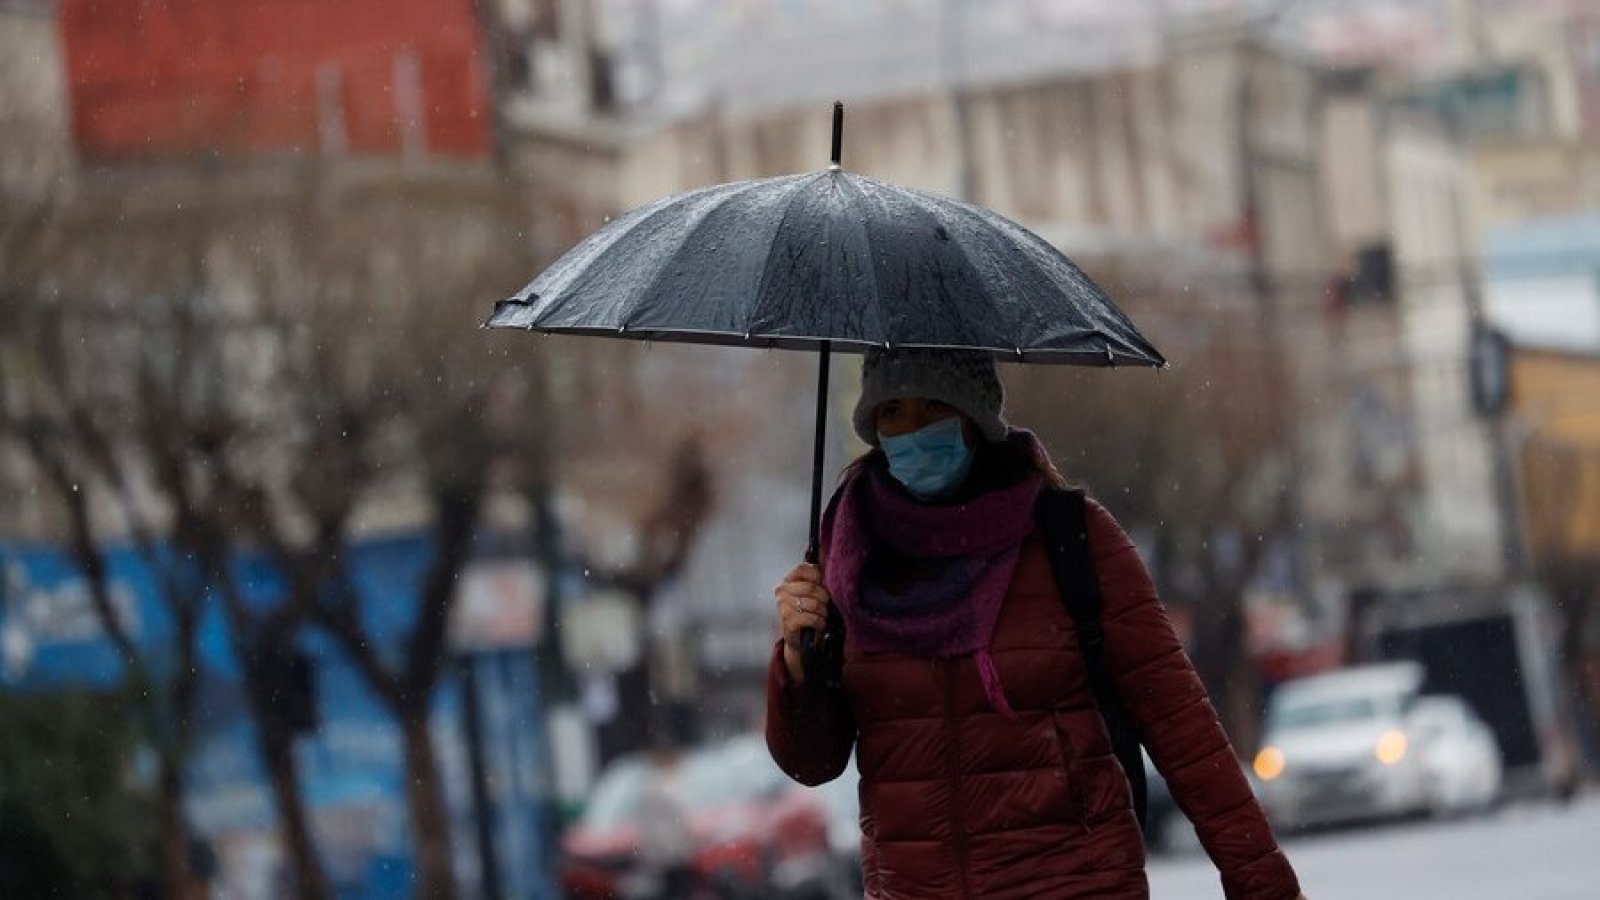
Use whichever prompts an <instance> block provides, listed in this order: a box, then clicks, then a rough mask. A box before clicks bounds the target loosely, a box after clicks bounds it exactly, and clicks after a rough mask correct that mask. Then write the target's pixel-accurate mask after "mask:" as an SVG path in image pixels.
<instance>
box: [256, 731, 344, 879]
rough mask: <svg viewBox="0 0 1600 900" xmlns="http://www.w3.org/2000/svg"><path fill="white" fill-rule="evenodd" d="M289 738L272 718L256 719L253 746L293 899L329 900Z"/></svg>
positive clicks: (324, 875)
mask: <svg viewBox="0 0 1600 900" xmlns="http://www.w3.org/2000/svg"><path fill="white" fill-rule="evenodd" d="M292 740H293V739H292V738H291V737H290V736H289V735H288V734H287V733H286V732H285V731H283V730H282V729H281V728H280V727H278V726H277V725H275V724H273V723H272V721H271V716H262V715H258V716H256V743H257V746H258V749H259V750H260V753H261V760H262V762H264V763H266V766H267V777H268V778H269V779H270V780H271V782H272V795H273V799H274V800H275V801H276V804H277V808H278V824H279V829H280V831H281V832H282V834H283V842H284V845H285V847H284V849H285V850H287V851H288V854H289V862H290V865H291V866H293V869H294V884H295V896H296V897H299V898H300V900H332V897H333V888H332V886H331V885H330V884H329V883H328V875H327V873H326V872H324V871H323V870H322V860H320V859H319V858H318V857H317V848H316V842H315V841H314V840H313V838H312V836H311V826H310V823H309V821H308V820H307V817H306V808H305V804H304V803H302V802H301V799H300V784H299V782H300V779H299V769H298V767H297V766H296V765H295V761H294V752H293V751H294V748H293V746H292Z"/></svg>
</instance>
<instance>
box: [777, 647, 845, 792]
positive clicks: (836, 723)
mask: <svg viewBox="0 0 1600 900" xmlns="http://www.w3.org/2000/svg"><path fill="white" fill-rule="evenodd" d="M855 743H856V721H855V717H854V716H852V715H851V714H850V704H849V701H847V700H846V699H845V695H844V691H840V690H832V689H829V688H823V687H816V686H813V685H809V684H795V683H794V682H793V681H791V680H790V678H789V669H788V667H787V666H785V665H784V664H783V641H781V640H780V641H778V643H777V645H776V646H774V647H773V649H772V660H771V661H770V662H769V663H768V664H767V750H768V751H769V752H771V753H772V759H773V761H775V762H776V763H777V764H778V767H779V768H781V769H783V771H784V772H785V773H786V774H787V775H788V776H789V777H790V778H793V779H794V780H795V781H798V782H800V783H801V784H805V785H811V786H816V785H819V784H823V783H825V782H829V781H832V780H833V779H835V778H838V777H839V775H840V773H842V772H844V767H845V766H846V765H849V763H850V751H851V749H852V748H853V747H854V746H855Z"/></svg>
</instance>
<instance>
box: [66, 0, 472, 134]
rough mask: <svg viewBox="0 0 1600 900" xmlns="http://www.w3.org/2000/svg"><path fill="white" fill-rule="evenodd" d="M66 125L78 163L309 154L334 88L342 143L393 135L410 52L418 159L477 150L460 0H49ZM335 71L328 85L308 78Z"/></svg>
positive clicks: (464, 0) (468, 33) (464, 3)
mask: <svg viewBox="0 0 1600 900" xmlns="http://www.w3.org/2000/svg"><path fill="white" fill-rule="evenodd" d="M58 9H59V11H60V20H61V29H62V43H63V46H64V47H65V54H66V60H67V77H68V90H69V93H70V96H71V102H72V115H73V131H74V135H75V138H76V140H77V143H78V146H79V149H80V150H81V151H82V152H83V153H84V154H85V155H86V156H89V157H92V158H99V159H116V158H128V157H174V156H178V157H182V156H197V155H204V154H210V153H213V152H215V153H221V154H224V155H240V154H255V153H268V154H271V153H317V152H319V151H320V149H321V148H322V144H323V138H322V127H321V125H322V124H323V123H324V122H325V121H336V120H337V119H336V117H332V118H330V116H329V115H328V113H327V112H326V110H327V109H328V108H330V106H331V104H330V103H329V102H328V101H327V99H326V98H324V99H319V93H321V94H328V96H333V95H334V94H336V95H337V97H338V105H340V106H342V108H343V128H342V130H343V132H344V134H345V143H346V147H347V149H348V151H349V152H351V153H356V154H380V155H381V154H395V153H398V152H400V150H401V147H402V140H403V137H402V135H403V128H402V123H401V119H402V107H403V106H404V103H403V101H402V99H401V98H402V96H403V95H404V94H405V91H403V90H397V83H396V72H397V71H398V69H399V67H398V66H397V64H396V60H397V59H403V58H407V57H408V55H409V58H410V59H413V60H414V61H415V66H414V70H415V71H416V73H417V76H418V77H417V78H416V79H415V83H416V84H417V85H418V86H419V87H420V91H418V92H417V94H418V97H417V101H418V102H416V104H415V106H416V108H417V109H418V110H419V111H420V113H421V116H420V118H421V123H420V125H419V126H417V128H416V131H417V132H420V134H421V136H422V139H423V142H424V143H425V146H426V150H427V152H428V153H430V154H436V155H448V156H482V155H484V154H486V153H487V152H488V147H489V139H490V137H489V119H490V117H489V114H488V92H487V85H486V81H485V78H484V75H483V72H482V71H481V66H480V52H481V40H480V31H479V29H478V23H477V19H476V17H475V14H474V12H473V0H59V2H58ZM328 70H336V71H337V72H338V81H337V89H336V90H335V91H333V92H332V93H330V92H328V91H327V90H323V91H319V88H318V73H319V72H322V71H328Z"/></svg>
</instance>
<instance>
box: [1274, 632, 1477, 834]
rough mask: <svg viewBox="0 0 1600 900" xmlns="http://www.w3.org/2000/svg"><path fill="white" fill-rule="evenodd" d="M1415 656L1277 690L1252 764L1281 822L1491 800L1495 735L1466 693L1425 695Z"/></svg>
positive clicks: (1453, 808) (1434, 809)
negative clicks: (1408, 660) (1467, 700)
mask: <svg viewBox="0 0 1600 900" xmlns="http://www.w3.org/2000/svg"><path fill="white" fill-rule="evenodd" d="M1423 675H1424V672H1423V670H1422V667H1421V666H1419V665H1417V664H1415V663H1387V664H1383V665H1375V666H1364V667H1361V668H1355V669H1346V670H1344V671H1340V672H1333V673H1330V674H1326V675H1315V676H1311V677H1309V678H1300V679H1296V680H1294V681H1291V682H1288V683H1286V684H1284V685H1282V686H1281V687H1279V688H1278V690H1277V691H1276V692H1275V693H1274V694H1273V695H1272V699H1271V702H1270V704H1269V706H1268V710H1267V722H1266V732H1265V740H1264V742H1263V746H1262V748H1261V751H1260V752H1259V753H1258V754H1256V758H1255V763H1254V766H1253V767H1252V768H1253V769H1254V771H1255V775H1256V777H1257V779H1258V781H1257V784H1258V785H1259V788H1260V791H1261V800H1262V803H1263V805H1264V806H1265V807H1266V809H1267V814H1268V815H1269V816H1270V817H1271V818H1272V820H1273V822H1274V823H1275V824H1277V825H1278V826H1279V827H1282V828H1290V829H1292V828H1301V827H1307V826H1315V825H1327V824H1335V823H1339V822H1349V821H1357V820H1364V819H1374V818H1386V817H1391V816H1404V815H1412V814H1420V813H1450V812H1460V811H1465V810H1469V809H1475V808H1481V807H1486V806H1488V805H1490V804H1492V803H1493V802H1494V801H1495V800H1496V799H1497V798H1498V796H1499V793H1500V779H1501V766H1500V752H1499V746H1498V744H1497V743H1496V742H1495V739H1494V735H1493V734H1492V733H1491V732H1490V730H1489V728H1488V727H1487V726H1486V725H1484V724H1483V722H1482V720H1481V719H1479V718H1478V717H1477V716H1476V715H1475V714H1473V712H1472V710H1471V709H1470V708H1469V707H1468V706H1467V705H1466V704H1465V703H1464V702H1462V701H1461V700H1460V699H1459V698H1456V697H1446V696H1422V695H1421V693H1420V690H1421V686H1422V681H1423Z"/></svg>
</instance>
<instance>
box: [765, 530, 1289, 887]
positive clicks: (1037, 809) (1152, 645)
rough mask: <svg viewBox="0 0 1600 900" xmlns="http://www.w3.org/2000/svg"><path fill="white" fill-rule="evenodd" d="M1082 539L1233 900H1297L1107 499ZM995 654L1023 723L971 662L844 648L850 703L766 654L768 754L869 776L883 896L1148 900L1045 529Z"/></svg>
mask: <svg viewBox="0 0 1600 900" xmlns="http://www.w3.org/2000/svg"><path fill="white" fill-rule="evenodd" d="M1089 540H1090V545H1091V547H1092V548H1093V551H1094V558H1095V569H1096V572H1097V574H1098V576H1099V578H1100V585H1101V589H1102V591H1103V593H1104V596H1105V606H1104V612H1103V613H1102V624H1103V627H1104V629H1105V652H1104V661H1105V665H1106V668H1107V670H1108V671H1109V672H1110V673H1111V676H1112V678H1113V679H1114V680H1115V682H1116V685H1117V689H1118V691H1119V693H1120V694H1121V696H1122V698H1123V699H1124V702H1125V704H1126V705H1127V707H1128V709H1129V713H1130V715H1131V716H1132V718H1133V720H1134V724H1135V727H1137V728H1138V730H1139V733H1140V735H1141V737H1142V738H1143V740H1144V742H1145V745H1146V747H1147V748H1148V750H1149V752H1150V756H1151V758H1152V759H1153V760H1154V762H1155V764H1156V767H1157V768H1158V769H1159V770H1160V771H1161V773H1162V775H1163V776H1165V778H1166V779H1167V782H1168V784H1169V786H1170V787H1171V790H1172V794H1173V796H1174V798H1175V799H1176V800H1177V802H1178V805H1179V807H1181V808H1182V809H1183V811H1184V812H1185V813H1186V814H1187V815H1188V816H1189V818H1190V819H1191V820H1192V821H1193V822H1194V823H1195V826H1196V829H1197V830H1198V832H1199V835H1200V840H1201V843H1202V844H1203V845H1204V846H1205V848H1206V851H1207V852H1208V853H1210V855H1211V858H1212V860H1213V861H1214V862H1215V863H1216V866H1217V868H1218V869H1219V870H1220V871H1221V873H1222V883H1223V887H1224V890H1225V891H1226V893H1227V896H1228V897H1231V898H1251V900H1256V898H1259V900H1291V898H1294V897H1295V896H1296V895H1297V894H1298V893H1299V887H1298V884H1297V882H1296V880H1295V875H1294V872H1293V870H1291V869H1290V867H1289V862H1288V860H1287V859H1286V858H1285V857H1284V855H1283V854H1282V853H1281V852H1279V850H1278V847H1277V844H1276V842H1275V841H1274V839H1273V836H1272V832H1271V830H1270V829H1269V828H1268V826H1267V822H1266V818H1265V816H1264V815H1263V814H1262V812H1261V809H1260V807H1259V806H1258V805H1257V803H1256V801H1255V798H1254V797H1253V796H1252V794H1251V792H1250V787H1249V784H1248V783H1247V782H1246V781H1245V778H1244V774H1243V772H1242V771H1241V770H1240V767H1239V762H1238V760H1237V759H1236V758H1235V756H1234V753H1233V748H1232V747H1231V746H1229V744H1228V739H1227V737H1226V735H1225V734H1224V733H1223V731H1222V728H1221V726H1220V725H1219V724H1218V722H1217V717H1216V713H1215V712H1214V711H1213V709H1212V707H1211V703H1210V701H1209V700H1208V699H1207V697H1206V694H1205V690H1204V688H1202V687H1201V685H1200V680H1199V679H1198V678H1197V677H1196V676H1195V673H1194V669H1193V668H1192V667H1191V666H1190V664H1189V660H1188V658H1187V657H1186V656H1185V654H1184V652H1183V647H1182V646H1181V644H1180V643H1179V641H1178V638H1177V635H1176V634H1175V633H1174V632H1173V629H1172V623H1171V621H1170V620H1169V619H1168V618H1167V614H1166V611H1165V610H1164V609H1163V607H1162V606H1161V603H1160V601H1159V600H1157V598H1156V594H1155V588H1154V586H1153V585H1152V584H1151V582H1150V577H1149V575H1148V574H1147V573H1146V572H1145V568H1144V564H1143V562H1141V561H1140V559H1139V556H1138V552H1137V551H1136V550H1135V549H1134V547H1133V545H1132V543H1131V542H1130V541H1129V540H1128V537H1127V535H1126V534H1124V533H1123V531H1122V529H1121V527H1119V526H1118V525H1117V523H1116V521H1115V520H1114V519H1113V518H1112V517H1111V515H1110V513H1108V512H1106V511H1105V509H1104V508H1102V507H1101V506H1100V505H1098V504H1096V503H1093V502H1091V503H1090V504H1089ZM992 649H993V654H994V659H995V664H996V667H997V669H998V671H999V673H1000V680H1001V683H1002V684H1003V685H1004V689H1005V692H1006V697H1007V699H1008V700H1009V701H1010V703H1011V706H1012V709H1013V711H1014V712H1013V714H1012V715H1010V716H1007V715H1002V714H1000V713H998V712H996V711H995V710H994V709H993V708H992V706H991V704H990V703H989V701H988V700H987V699H986V698H985V696H984V691H983V685H982V684H981V682H980V681H979V677H978V673H977V671H976V669H975V667H974V664H973V662H972V660H971V659H970V658H961V659H953V660H940V659H929V658H926V657H917V656H908V655H900V654H891V653H882V654H868V653H863V652H861V651H860V650H859V649H858V648H854V647H852V646H850V642H849V640H848V638H847V639H846V647H845V668H844V681H845V689H844V691H842V692H840V691H827V690H823V689H819V688H816V687H813V686H811V685H795V684H793V683H792V682H791V681H790V680H789V677H788V670H787V669H786V668H785V667H784V665H783V654H782V644H781V643H780V644H779V646H778V647H777V648H775V650H774V654H773V660H772V665H771V668H770V670H769V673H768V685H767V744H768V746H769V747H770V749H771V751H772V757H773V759H774V760H776V761H777V763H778V765H779V766H781V767H782V768H783V770H784V771H785V772H787V773H789V775H790V776H791V777H792V778H794V779H795V780H797V781H799V782H802V783H804V784H811V785H815V784H821V783H823V782H826V781H830V780H832V779H833V778H836V777H838V775H839V773H840V772H841V771H843V769H844V767H845V766H846V765H847V764H848V762H849V758H850V751H851V749H852V747H854V748H855V750H856V757H857V765H858V766H859V768H860V771H861V827H862V832H863V836H862V865H863V868H864V870H865V871H864V873H863V874H864V876H865V881H866V894H867V897H868V898H873V900H931V898H939V897H963V898H967V897H971V898H979V897H981V898H984V900H1006V898H1025V897H1026V898H1035V897H1063V898H1066V897H1115V898H1137V897H1146V896H1148V894H1149V888H1148V886H1147V884H1146V881H1145V875H1144V845H1143V842H1142V840H1141V837H1140V834H1139V824H1138V821H1137V819H1136V818H1135V817H1134V814H1133V809H1132V804H1131V802H1130V798H1129V791H1128V787H1127V781H1126V779H1125V777H1124V775H1123V772H1122V768H1121V766H1120V764H1119V763H1118V762H1117V759H1116V757H1115V756H1113V755H1112V753H1111V744H1110V740H1109V739H1108V738H1107V736H1106V731H1105V726H1104V724H1103V722H1102V721H1101V719H1100V715H1099V712H1098V710H1097V709H1096V708H1095V705H1094V697H1093V695H1092V693H1091V692H1090V688H1089V682H1088V678H1087V673H1086V671H1085V668H1084V661H1083V657H1082V656H1081V655H1080V653H1079V650H1078V643H1077V638H1076V636H1075V634H1074V630H1073V627H1072V619H1071V616H1070V615H1069V614H1068V612H1067V609H1066V607H1065V605H1064V604H1063V603H1062V600H1061V596H1060V593H1059V590H1058V588H1057V586H1056V581H1055V578H1054V576H1053V574H1052V572H1051V569H1050V561H1049V559H1048V557H1047V555H1046V553H1045V549H1044V545H1043V543H1042V542H1041V540H1040V539H1039V537H1038V535H1037V534H1035V535H1032V536H1030V537H1029V538H1028V539H1027V540H1026V541H1025V542H1024V544H1023V550H1022V558H1021V561H1020V562H1019V564H1018V566H1017V572H1016V575H1015V577H1014V578H1013V580H1012V584H1011V589H1010V592H1009V593H1008V594H1007V596H1006V600H1005V606H1004V607H1003V609H1002V610H1001V613H1000V621H999V624H998V625H997V626H996V628H995V634H994V640H993V643H992Z"/></svg>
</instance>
